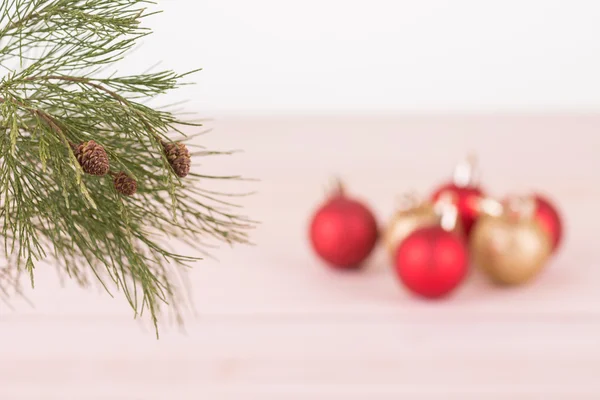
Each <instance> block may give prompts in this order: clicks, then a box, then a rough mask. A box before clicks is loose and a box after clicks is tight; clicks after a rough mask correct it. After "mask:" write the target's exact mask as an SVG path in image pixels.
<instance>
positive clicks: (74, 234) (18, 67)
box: [0, 0, 254, 333]
mask: <svg viewBox="0 0 600 400" xmlns="http://www.w3.org/2000/svg"><path fill="white" fill-rule="evenodd" d="M148 4H149V3H148V2H147V1H143V0H2V1H1V2H0V66H2V69H3V71H4V76H3V77H2V78H1V80H0V128H1V129H4V134H3V135H0V230H1V232H0V234H1V238H2V240H3V241H4V245H3V246H2V249H3V251H4V253H5V258H6V260H7V261H8V266H7V267H6V268H4V269H0V294H2V293H4V294H6V293H8V288H7V286H9V285H10V286H11V287H12V286H14V287H15V288H16V287H17V284H18V279H17V278H15V277H20V276H21V275H22V274H24V273H25V274H27V276H29V278H30V280H31V283H32V285H33V282H34V276H35V268H36V265H38V264H40V263H42V262H48V263H52V264H54V265H56V267H57V269H58V271H59V273H60V274H66V275H68V276H69V277H70V278H72V279H74V280H75V281H77V282H78V283H79V284H81V285H87V284H88V283H89V282H90V280H89V278H90V277H93V278H94V279H95V280H97V281H98V282H100V283H101V284H102V285H103V286H104V287H105V288H106V290H107V291H109V292H110V291H111V290H112V289H111V288H116V289H117V290H118V291H120V292H121V293H123V294H124V295H125V298H126V299H127V301H128V302H129V304H130V305H131V307H132V308H133V309H134V311H135V314H136V316H137V315H140V314H142V313H143V311H144V310H147V311H148V312H149V313H150V317H151V320H152V321H153V323H154V324H155V326H156V329H157V333H158V326H157V323H158V322H157V321H158V317H159V314H160V310H161V304H165V303H166V304H169V305H170V306H171V309H172V310H175V311H177V312H178V310H179V307H178V299H179V289H180V288H178V287H175V284H174V283H173V282H174V279H176V277H177V274H178V272H179V269H180V268H181V267H188V266H190V264H191V263H192V262H194V261H196V260H197V258H196V257H188V256H184V255H181V254H177V253H174V252H172V251H170V250H168V248H167V246H166V243H168V242H169V241H171V240H178V241H181V242H183V243H186V244H187V245H189V246H190V247H191V248H193V249H195V250H197V251H198V252H200V253H203V252H204V245H203V244H202V242H204V241H205V240H210V239H216V240H217V241H220V242H227V243H231V244H233V243H247V242H248V230H249V229H251V228H252V227H253V224H254V223H253V222H252V221H251V220H249V219H248V218H246V217H243V216H239V215H237V214H236V213H234V212H233V211H231V210H232V209H234V208H235V207H236V205H235V204H231V203H229V201H228V200H227V199H228V198H229V197H230V195H226V194H219V193H214V192H211V191H208V190H205V189H201V188H200V187H201V186H200V185H201V184H204V181H206V180H207V179H237V178H238V177H213V176H206V175H200V174H194V173H192V174H190V175H188V176H187V177H186V178H183V179H180V178H178V177H177V176H176V175H175V174H174V172H173V170H172V168H171V166H170V164H169V161H168V160H167V158H166V157H165V155H164V154H163V149H162V145H161V141H169V140H170V139H169V135H171V134H173V133H175V134H179V135H183V133H182V132H181V128H182V127H183V126H186V125H194V124H193V123H189V122H186V121H183V120H180V119H179V118H178V117H177V116H176V115H174V114H173V113H171V112H168V111H162V110H159V109H153V108H151V107H149V106H146V105H144V104H143V103H146V101H147V100H148V99H151V98H154V97H156V96H159V95H162V94H164V93H167V92H169V91H171V90H173V89H176V88H177V87H179V86H180V85H182V84H184V82H183V81H182V79H183V78H185V77H186V76H187V75H188V74H189V72H188V73H184V74H178V73H175V72H172V71H163V72H156V73H148V74H141V75H132V76H108V77H104V76H100V75H99V74H98V71H100V70H102V69H105V67H106V66H107V65H108V66H110V65H112V64H113V63H115V62H116V61H118V60H120V59H121V58H122V57H123V56H124V55H125V54H126V53H127V52H128V51H129V50H130V49H131V48H132V46H134V45H135V43H136V41H137V40H138V39H140V38H141V37H144V36H146V35H148V34H149V33H150V31H149V30H148V29H147V28H144V27H142V26H141V21H142V20H143V19H144V18H146V17H147V16H149V15H152V14H153V13H149V12H147V11H146V7H147V6H148ZM193 72H196V71H192V73H193ZM89 140H94V141H95V142H97V143H99V144H100V145H102V146H103V147H104V149H105V150H106V151H107V153H108V155H109V159H110V166H111V171H113V172H118V171H124V172H126V173H127V174H128V175H129V176H130V177H132V178H134V179H135V180H136V181H137V183H138V192H137V194H135V195H134V196H132V197H124V196H122V195H120V194H119V193H118V192H117V191H116V190H115V188H114V187H113V182H112V178H111V177H110V176H109V175H107V176H103V177H96V176H90V175H86V174H85V173H84V172H83V170H82V169H81V167H80V165H79V163H78V162H77V159H76V157H75V154H74V153H73V150H72V149H71V146H70V143H81V142H85V141H89ZM193 154H194V155H195V156H210V155H214V154H228V153H227V152H211V151H208V150H205V151H198V152H195V153H193ZM18 293H20V292H18Z"/></svg>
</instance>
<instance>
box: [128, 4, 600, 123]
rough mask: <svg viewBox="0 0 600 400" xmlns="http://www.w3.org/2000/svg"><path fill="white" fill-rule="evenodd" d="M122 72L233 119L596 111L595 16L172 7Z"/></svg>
mask: <svg viewBox="0 0 600 400" xmlns="http://www.w3.org/2000/svg"><path fill="white" fill-rule="evenodd" d="M158 7H159V8H161V9H163V10H164V11H165V12H164V14H162V15H160V16H155V17H152V18H151V19H148V20H147V21H146V23H147V24H148V25H149V26H151V27H152V28H153V29H154V30H155V32H156V33H155V35H153V36H151V37H149V38H148V39H147V40H146V41H145V43H144V46H143V47H142V48H141V49H139V50H138V51H137V52H136V53H135V54H133V55H132V56H131V57H130V59H129V60H128V62H127V67H126V70H128V71H129V70H135V71H144V70H145V69H147V68H148V67H149V66H151V65H153V64H154V63H155V62H156V61H162V62H163V63H162V64H161V66H160V67H161V68H176V69H178V70H187V69H192V68H197V67H202V68H204V71H203V72H201V73H200V74H199V75H197V76H196V77H194V80H195V81H197V82H198V85H197V86H194V87H193V88H186V89H185V90H183V91H182V92H180V93H177V94H174V95H173V96H172V97H170V99H173V100H179V99H181V98H182V97H183V98H185V99H189V100H190V105H191V108H194V109H195V111H201V112H206V113H208V114H209V115H218V114H222V113H223V114H230V113H263V114H265V113H266V114H269V113H273V112H283V113H290V112H293V113H304V112H344V111H361V112H373V111H380V112H388V111H400V112H412V111H465V112H470V111H557V110H558V111H565V110H567V111H590V110H592V111H593V110H596V109H598V108H600V78H599V75H600V23H599V21H600V2H597V1H592V0H589V1H585V0H568V1H567V0H563V1H557V0H543V1H542V0H539V1H536V0H508V1H506V0H505V1H481V0H426V1H403V0H369V1H355V0H303V1H291V0H252V1H248V0H177V1H174V0H172V1H160V2H159V5H158Z"/></svg>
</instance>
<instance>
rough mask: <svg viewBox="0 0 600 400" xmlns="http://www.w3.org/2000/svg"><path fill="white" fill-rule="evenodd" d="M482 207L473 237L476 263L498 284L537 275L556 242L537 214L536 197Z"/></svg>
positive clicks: (473, 257) (525, 279) (527, 279)
mask: <svg viewBox="0 0 600 400" xmlns="http://www.w3.org/2000/svg"><path fill="white" fill-rule="evenodd" d="M486 201H487V202H488V204H492V203H493V202H492V201H491V200H486ZM486 209H488V210H492V209H493V210H494V211H493V212H492V213H487V212H486V211H485V210H486ZM482 210H484V214H482V216H481V217H480V219H479V221H478V222H477V224H476V226H475V228H474V229H473V232H472V234H471V240H470V250H471V255H472V259H473V261H474V263H475V264H476V265H477V266H478V267H479V268H481V269H482V270H483V271H484V272H485V273H486V274H487V275H488V276H489V277H490V278H491V279H492V281H494V282H496V283H498V284H505V285H519V284H523V283H525V282H527V281H529V280H531V279H533V278H534V277H535V276H537V275H538V274H539V273H540V271H541V270H542V269H543V268H544V266H545V265H546V263H547V261H548V259H549V257H550V254H551V251H552V242H551V239H550V237H549V235H548V234H547V233H546V232H545V231H544V230H543V229H542V227H541V225H540V223H539V222H538V220H537V218H536V201H535V199H534V198H532V197H529V198H511V199H510V200H509V201H508V202H506V203H505V205H504V207H501V206H498V205H496V206H495V207H493V208H490V207H489V206H486V205H483V206H482ZM490 214H491V215H490Z"/></svg>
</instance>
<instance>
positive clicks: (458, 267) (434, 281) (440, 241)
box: [395, 226, 469, 298]
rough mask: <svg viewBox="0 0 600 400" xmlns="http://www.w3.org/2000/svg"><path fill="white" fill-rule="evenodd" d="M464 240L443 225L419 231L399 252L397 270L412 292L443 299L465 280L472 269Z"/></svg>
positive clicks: (404, 242) (407, 240) (401, 279)
mask: <svg viewBox="0 0 600 400" xmlns="http://www.w3.org/2000/svg"><path fill="white" fill-rule="evenodd" d="M468 258H469V257H468V251H467V246H466V244H465V241H464V239H463V238H462V237H461V236H459V235H456V234H455V233H452V232H448V231H445V230H444V229H442V228H441V227H440V226H431V227H426V228H422V229H419V230H416V231H415V232H413V233H412V234H411V235H410V236H408V237H407V238H406V239H405V240H404V241H403V242H402V243H401V244H400V246H399V247H398V250H397V251H396V260H395V261H396V265H395V270H396V274H397V276H398V277H399V278H400V281H401V282H402V283H403V284H404V285H405V286H406V287H407V288H408V289H409V290H411V291H412V292H414V293H416V294H418V295H420V296H423V297H427V298H440V297H444V296H446V295H448V294H450V292H452V291H453V290H454V289H455V288H456V287H458V285H459V284H460V283H461V282H462V281H463V280H464V279H465V277H466V275H467V271H468V268H469V263H468Z"/></svg>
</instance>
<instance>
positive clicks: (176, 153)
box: [162, 142, 192, 178]
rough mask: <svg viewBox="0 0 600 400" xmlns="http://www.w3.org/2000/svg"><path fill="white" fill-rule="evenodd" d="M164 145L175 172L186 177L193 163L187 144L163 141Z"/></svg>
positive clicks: (181, 176)
mask: <svg viewBox="0 0 600 400" xmlns="http://www.w3.org/2000/svg"><path fill="white" fill-rule="evenodd" d="M162 146H163V149H164V151H165V155H166V156H167V160H169V164H171V168H173V171H175V174H177V176H178V177H180V178H185V177H186V176H187V175H188V174H189V173H190V166H191V163H192V160H191V157H190V152H189V151H188V149H187V147H186V146H185V144H183V143H181V142H176V143H167V142H162Z"/></svg>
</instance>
